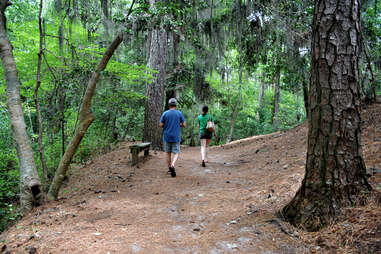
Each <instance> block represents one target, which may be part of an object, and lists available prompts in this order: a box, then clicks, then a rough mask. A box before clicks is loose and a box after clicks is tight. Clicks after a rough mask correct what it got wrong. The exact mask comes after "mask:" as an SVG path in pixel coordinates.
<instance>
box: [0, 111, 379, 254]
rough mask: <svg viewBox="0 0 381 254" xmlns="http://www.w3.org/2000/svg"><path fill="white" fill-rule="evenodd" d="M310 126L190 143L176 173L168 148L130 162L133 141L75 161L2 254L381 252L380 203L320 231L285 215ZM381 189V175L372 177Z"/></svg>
mask: <svg viewBox="0 0 381 254" xmlns="http://www.w3.org/2000/svg"><path fill="white" fill-rule="evenodd" d="M363 120H364V132H363V144H364V147H363V150H364V158H365V161H366V165H367V167H374V168H379V169H381V157H380V151H381V131H380V129H381V106H380V105H372V106H370V107H368V108H366V109H364V114H363ZM306 133H307V126H306V124H303V125H301V126H298V127H296V128H293V129H291V130H288V131H285V132H278V133H273V134H270V135H263V136H255V137H250V138H247V139H244V140H239V141H235V142H232V143H229V144H226V145H223V146H219V147H212V148H211V149H210V150H209V157H210V162H209V163H208V164H207V166H206V167H205V168H203V167H201V165H200V151H199V148H198V147H194V148H191V147H182V154H181V157H180V159H179V161H178V163H177V166H176V171H177V177H176V178H171V177H170V175H168V174H167V168H166V163H165V154H164V153H162V152H157V153H154V152H151V155H150V156H149V157H148V158H146V159H144V160H143V161H142V162H141V163H140V164H139V167H131V165H130V163H129V161H130V154H129V149H128V146H129V145H130V144H128V143H122V144H120V145H119V147H118V148H117V149H115V150H114V151H112V152H109V153H107V154H104V155H102V156H99V157H97V158H96V159H94V160H93V161H91V162H90V163H88V164H87V165H83V166H73V167H72V170H71V172H70V176H69V180H68V182H67V183H66V185H65V187H64V188H63V189H62V191H61V194H60V197H61V199H60V200H59V201H57V202H50V203H47V204H44V205H43V206H41V207H39V208H37V209H35V210H34V211H32V212H31V213H30V214H28V215H27V216H25V217H24V218H23V219H22V220H21V221H20V222H19V223H18V224H17V225H15V226H13V227H12V228H10V229H9V230H8V231H6V232H5V233H3V234H2V235H1V236H0V240H3V242H2V243H0V253H6V252H7V251H8V253H44V254H45V253H81V254H85V253H91V254H96V253H104V254H107V253H110V254H111V253H147V254H152V253H163V254H171V253H181V254H182V253H184V254H187V253H192V254H195V253H198V254H204V253H205V254H219V253H381V207H380V205H379V200H376V198H374V199H373V200H371V201H370V202H369V204H368V205H366V206H365V207H355V208H349V209H346V210H345V211H344V214H343V216H342V218H340V219H339V221H338V223H337V224H335V225H331V226H328V227H326V228H324V229H323V230H321V231H320V232H318V233H308V232H305V231H303V230H301V229H297V228H295V227H292V226H291V225H289V224H288V223H286V222H284V221H282V220H281V219H279V218H278V217H277V216H276V213H277V211H279V210H280V209H281V208H282V207H283V206H284V205H285V204H286V203H287V202H288V201H289V200H290V199H291V198H292V197H293V196H294V194H295V192H296V191H297V189H298V188H299V186H300V183H301V181H302V179H303V175H304V167H305V157H306V141H307V137H306ZM369 181H370V182H371V184H372V186H373V188H374V189H375V190H381V174H375V175H373V176H372V177H370V178H369Z"/></svg>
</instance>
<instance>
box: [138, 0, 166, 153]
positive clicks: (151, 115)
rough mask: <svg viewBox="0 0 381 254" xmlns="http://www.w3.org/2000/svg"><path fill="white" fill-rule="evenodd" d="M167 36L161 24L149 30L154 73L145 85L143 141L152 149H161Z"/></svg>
mask: <svg viewBox="0 0 381 254" xmlns="http://www.w3.org/2000/svg"><path fill="white" fill-rule="evenodd" d="M157 2H160V1H159V0H151V1H150V5H151V8H155V4H156V3H157ZM167 36H168V35H167V31H166V30H165V29H164V28H162V27H161V26H159V27H155V28H153V29H152V31H151V40H150V41H151V46H150V53H149V59H148V67H149V68H151V69H152V70H154V71H156V73H154V74H153V82H152V83H151V84H147V86H146V96H147V99H146V102H145V112H144V128H143V141H147V142H151V143H152V148H153V149H154V150H161V149H162V141H161V134H162V128H161V127H160V126H159V121H160V116H161V114H162V111H163V106H164V104H163V103H164V97H165V83H166V61H167Z"/></svg>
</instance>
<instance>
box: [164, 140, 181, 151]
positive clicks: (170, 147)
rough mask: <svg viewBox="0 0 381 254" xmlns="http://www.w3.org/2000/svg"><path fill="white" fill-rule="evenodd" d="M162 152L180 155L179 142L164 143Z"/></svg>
mask: <svg viewBox="0 0 381 254" xmlns="http://www.w3.org/2000/svg"><path fill="white" fill-rule="evenodd" d="M164 152H166V153H174V154H178V153H180V142H165V141H164Z"/></svg>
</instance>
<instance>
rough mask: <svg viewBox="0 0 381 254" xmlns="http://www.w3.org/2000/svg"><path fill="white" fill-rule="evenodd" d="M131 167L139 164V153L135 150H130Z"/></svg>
mask: <svg viewBox="0 0 381 254" xmlns="http://www.w3.org/2000/svg"><path fill="white" fill-rule="evenodd" d="M131 154H132V165H133V166H134V165H137V164H138V162H139V152H138V151H137V150H132V151H131Z"/></svg>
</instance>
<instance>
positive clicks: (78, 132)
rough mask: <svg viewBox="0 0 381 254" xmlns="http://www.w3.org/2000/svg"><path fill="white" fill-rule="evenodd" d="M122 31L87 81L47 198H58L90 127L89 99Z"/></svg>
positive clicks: (92, 116) (91, 115) (133, 2)
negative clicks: (73, 124) (67, 142)
mask: <svg viewBox="0 0 381 254" xmlns="http://www.w3.org/2000/svg"><path fill="white" fill-rule="evenodd" d="M134 4H135V0H133V1H132V3H131V7H130V10H129V12H128V14H127V18H128V16H129V15H130V14H131V12H132V8H133V6H134ZM123 35H124V32H120V33H119V34H118V36H117V37H116V38H115V39H114V41H113V42H112V43H111V44H110V46H109V47H108V48H107V50H106V52H105V53H104V55H103V57H102V59H101V60H100V61H99V63H98V66H97V68H96V70H95V71H94V72H93V74H92V75H91V78H90V80H89V82H88V83H87V87H86V91H85V95H84V96H83V101H82V105H81V109H80V111H79V123H78V126H77V128H76V129H75V132H74V135H73V137H72V138H71V140H70V143H69V145H68V146H67V148H66V151H65V154H64V155H63V156H62V158H61V161H60V163H59V165H58V168H57V170H56V173H55V175H54V178H53V181H52V184H51V185H50V188H49V192H48V199H50V200H56V199H57V198H58V193H59V190H60V188H61V185H62V182H63V180H64V178H65V175H66V172H67V170H68V169H69V165H70V163H71V161H72V159H73V156H74V155H75V153H76V151H77V149H78V147H79V144H80V143H81V141H82V138H83V136H84V135H85V133H86V131H87V129H88V128H89V127H90V125H91V123H92V122H93V121H94V115H93V112H92V111H91V100H92V98H93V96H94V93H95V89H96V86H97V83H98V81H99V79H100V76H101V72H102V71H104V70H105V69H106V67H107V64H108V62H109V60H110V58H111V57H112V55H113V54H114V52H115V50H116V49H117V48H118V47H119V45H120V43H122V41H123Z"/></svg>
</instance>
